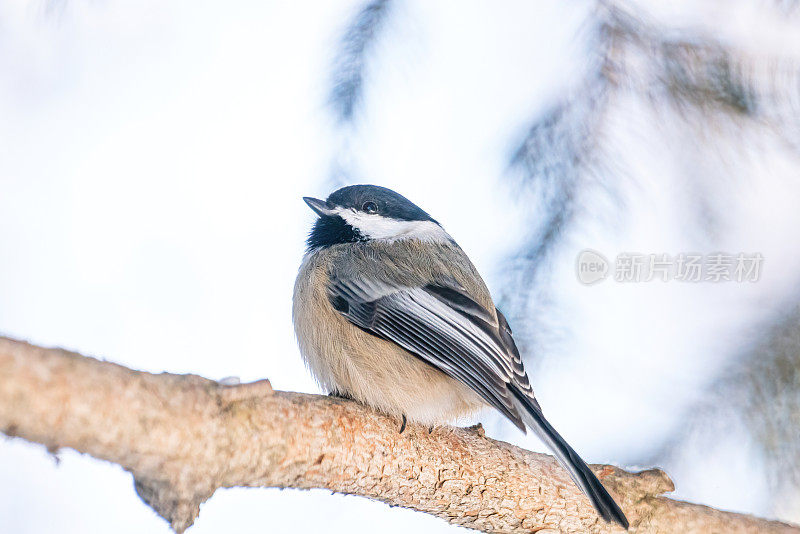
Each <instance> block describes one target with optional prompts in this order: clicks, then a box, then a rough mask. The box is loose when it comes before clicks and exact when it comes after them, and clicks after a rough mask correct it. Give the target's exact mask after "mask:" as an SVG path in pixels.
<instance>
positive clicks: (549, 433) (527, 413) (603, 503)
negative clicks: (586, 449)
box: [515, 392, 628, 529]
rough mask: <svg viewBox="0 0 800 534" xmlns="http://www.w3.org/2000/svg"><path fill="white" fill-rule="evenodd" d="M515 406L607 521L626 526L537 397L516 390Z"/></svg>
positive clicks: (603, 490)
mask: <svg viewBox="0 0 800 534" xmlns="http://www.w3.org/2000/svg"><path fill="white" fill-rule="evenodd" d="M515 397H516V401H517V404H518V406H517V408H518V410H519V412H520V414H521V415H522V419H523V420H524V421H525V423H526V424H527V425H528V427H530V428H531V429H532V430H533V431H534V432H536V435H537V436H539V438H540V439H541V440H542V441H543V442H544V443H545V445H547V446H548V447H549V448H550V450H551V451H553V454H554V455H555V457H556V458H557V459H558V461H559V463H560V464H561V465H562V466H563V467H564V469H566V470H567V472H568V473H569V475H570V476H571V477H572V480H574V481H575V484H577V485H578V487H579V488H580V489H581V491H583V493H585V494H586V496H587V497H589V500H591V501H592V505H594V507H595V509H596V510H597V513H598V514H600V517H602V518H603V519H605V520H606V521H614V522H615V523H618V524H620V525H622V526H623V527H624V528H625V529H627V528H628V519H627V518H626V517H625V514H623V513H622V510H621V509H620V507H619V505H618V504H617V503H616V501H614V499H613V498H612V497H611V495H609V494H608V491H606V488H604V487H603V484H602V483H600V481H599V480H598V479H597V477H596V476H595V475H594V473H592V471H591V469H589V466H588V465H586V462H584V461H583V460H582V459H581V457H580V456H578V453H577V452H575V450H574V449H573V448H572V447H570V446H569V444H568V443H567V442H566V441H564V438H562V437H561V435H560V434H559V433H558V432H556V429H555V428H553V427H552V426H551V425H550V423H549V422H548V421H547V419H545V418H544V415H542V411H541V409H540V408H539V407H538V406H537V405H536V401H534V400H533V399H529V398H528V397H527V396H526V395H524V394H523V393H517V392H515Z"/></svg>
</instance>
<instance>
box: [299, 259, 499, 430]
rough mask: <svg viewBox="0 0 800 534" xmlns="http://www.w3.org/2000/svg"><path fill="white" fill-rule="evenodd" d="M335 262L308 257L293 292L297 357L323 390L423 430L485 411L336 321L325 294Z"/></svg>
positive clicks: (448, 382) (400, 354)
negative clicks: (420, 425)
mask: <svg viewBox="0 0 800 534" xmlns="http://www.w3.org/2000/svg"><path fill="white" fill-rule="evenodd" d="M335 260H336V254H335V251H330V250H326V249H322V250H318V251H315V252H311V253H309V254H308V255H306V257H305V258H304V260H303V264H302V265H301V267H300V272H299V273H298V276H297V280H296V282H295V287H294V301H293V310H292V311H293V313H292V315H293V321H294V328H295V334H296V335H297V340H298V344H299V346H300V353H301V355H302V357H303V359H304V361H305V363H306V366H307V367H308V368H309V370H310V371H311V373H312V374H313V375H314V377H315V379H316V380H317V382H318V383H319V384H320V386H321V387H322V388H323V389H325V390H326V391H328V392H336V393H340V394H346V395H348V396H350V397H352V398H354V399H356V400H358V401H360V402H363V403H364V404H368V405H370V406H372V407H374V408H377V409H378V410H381V411H383V412H385V413H389V414H392V415H396V416H401V415H405V416H406V417H408V419H409V420H411V421H417V422H420V423H424V424H439V423H444V422H448V421H453V420H454V419H457V418H459V417H462V416H466V415H470V414H472V413H474V412H476V411H477V410H478V409H480V408H482V407H483V406H484V403H483V401H482V400H481V399H480V397H479V396H478V395H477V394H476V393H474V392H473V391H472V390H471V389H469V388H468V387H466V386H464V385H462V384H461V383H460V382H457V381H456V380H454V379H452V378H450V377H448V376H447V375H445V374H444V373H442V372H441V371H439V370H438V369H436V368H434V367H432V366H431V365H429V364H427V363H425V362H424V361H423V360H421V359H420V358H418V357H417V356H415V355H414V354H412V353H410V352H408V351H406V350H405V349H403V348H402V347H400V346H399V345H397V344H395V343H393V342H391V341H387V340H384V339H381V338H379V337H377V336H374V335H372V334H370V333H368V332H365V331H364V330H362V329H360V328H358V327H356V326H355V325H353V324H352V323H350V322H349V321H348V320H347V319H346V318H344V317H343V316H342V315H340V314H339V312H337V311H336V310H335V309H334V307H333V305H332V304H331V302H330V301H329V299H328V291H327V284H328V281H329V279H330V272H331V269H332V267H333V262H334V261H335Z"/></svg>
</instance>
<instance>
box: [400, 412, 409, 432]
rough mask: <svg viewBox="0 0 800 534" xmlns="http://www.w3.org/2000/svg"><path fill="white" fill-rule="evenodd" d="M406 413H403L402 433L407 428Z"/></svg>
mask: <svg viewBox="0 0 800 534" xmlns="http://www.w3.org/2000/svg"><path fill="white" fill-rule="evenodd" d="M406 422H407V421H406V414H403V424H401V425H400V434H402V433H403V431H404V430H405V429H406Z"/></svg>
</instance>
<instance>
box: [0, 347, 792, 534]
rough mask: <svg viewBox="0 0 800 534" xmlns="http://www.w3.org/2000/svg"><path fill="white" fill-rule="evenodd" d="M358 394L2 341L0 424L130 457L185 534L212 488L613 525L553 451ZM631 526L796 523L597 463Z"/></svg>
mask: <svg viewBox="0 0 800 534" xmlns="http://www.w3.org/2000/svg"><path fill="white" fill-rule="evenodd" d="M399 427H400V422H399V421H397V420H396V419H393V418H391V417H387V416H384V415H382V414H379V413H376V412H375V411H373V410H371V409H369V408H367V407H365V406H362V405H360V404H358V403H355V402H351V401H347V400H343V399H337V398H330V397H323V396H320V395H307V394H302V393H289V392H282V391H273V390H272V388H271V387H270V384H269V382H268V381H267V380H262V381H258V382H253V383H250V384H242V385H238V386H225V385H221V384H219V383H218V382H215V381H212V380H207V379H205V378H202V377H199V376H195V375H174V374H167V373H163V374H158V375H156V374H150V373H145V372H140V371H135V370H132V369H128V368H126V367H123V366H120V365H117V364H114V363H110V362H105V361H100V360H96V359H94V358H89V357H85V356H81V355H79V354H76V353H73V352H68V351H65V350H61V349H45V348H40V347H36V346H33V345H29V344H27V343H24V342H21V341H16V340H12V339H8V338H0V430H1V431H2V432H3V433H5V434H7V435H9V436H18V437H20V438H23V439H26V440H28V441H31V442H35V443H40V444H42V445H44V446H46V447H47V448H48V449H49V450H57V449H59V448H61V447H69V448H72V449H75V450H77V451H80V452H83V453H86V454H90V455H92V456H94V457H96V458H100V459H103V460H107V461H109V462H114V463H117V464H119V465H121V466H122V467H123V468H125V469H126V470H128V471H130V472H131V473H132V474H133V477H134V479H135V481H136V490H137V492H138V493H139V496H140V497H141V498H142V499H143V500H144V501H145V502H147V503H148V504H149V505H150V506H152V507H153V508H154V509H155V510H156V511H157V512H158V513H159V514H160V515H161V516H162V517H164V518H165V519H166V520H167V521H168V522H169V523H170V524H171V526H172V528H173V529H174V530H175V531H177V532H183V531H184V530H185V529H186V528H188V527H189V526H190V525H191V524H192V523H193V522H194V520H195V519H196V518H197V515H198V513H199V509H200V504H201V503H203V502H204V501H205V500H207V499H208V498H209V497H211V495H213V493H214V491H215V490H216V489H217V488H225V487H233V486H249V487H279V488H302V489H308V488H326V489H329V490H331V491H335V492H337V493H346V494H353V495H361V496H364V497H368V498H371V499H377V500H380V501H383V502H385V503H387V504H389V505H392V506H402V507H405V508H411V509H414V510H419V511H421V512H426V513H429V514H433V515H436V516H438V517H441V518H442V519H444V520H446V521H449V522H450V523H454V524H457V525H464V526H466V527H470V528H474V529H477V530H482V531H484V532H540V533H542V532H594V533H602V532H615V531H616V532H620V531H621V529H620V528H619V527H616V526H614V525H611V524H607V523H604V522H602V521H601V520H599V519H598V518H597V515H596V514H595V512H594V510H593V509H592V507H591V505H590V504H589V502H588V501H587V500H586V499H585V498H584V497H583V495H581V493H580V492H579V491H578V490H577V488H576V487H575V486H574V484H573V483H572V482H571V481H570V479H569V477H568V475H567V474H566V473H565V472H564V471H563V470H562V469H561V468H560V467H559V466H558V465H557V463H556V462H555V460H554V459H553V458H552V457H550V456H547V455H544V454H537V453H533V452H528V451H525V450H522V449H520V448H518V447H514V446H512V445H509V444H507V443H503V442H500V441H494V440H492V439H489V438H487V437H485V436H484V434H483V432H482V430H481V429H480V427H478V428H467V429H463V428H449V427H442V428H437V429H434V430H433V432H431V433H429V432H428V429H427V428H423V427H420V426H418V425H412V424H410V425H408V428H407V429H406V430H405V432H403V433H402V434H399V433H398V430H399ZM593 469H594V470H595V472H596V473H597V474H598V476H599V477H600V479H601V480H602V481H603V483H604V484H605V485H606V486H607V487H608V488H609V489H610V491H611V492H612V494H614V495H615V496H616V497H617V498H618V499H619V502H620V504H621V506H622V508H623V509H624V511H625V513H626V514H627V516H628V518H629V519H630V521H631V525H632V529H635V531H636V532H703V533H707V532H725V533H734V532H784V533H789V532H794V533H800V529H798V528H797V527H793V526H790V525H787V524H783V523H779V522H775V521H766V520H762V519H757V518H754V517H750V516H747V515H742V514H735V513H729V512H723V511H719V510H715V509H712V508H708V507H705V506H700V505H696V504H689V503H685V502H680V501H675V500H671V499H668V498H666V497H663V496H661V494H663V493H665V492H668V491H672V490H673V489H674V488H673V485H672V482H671V481H670V479H669V478H668V477H667V475H665V474H664V473H663V472H662V471H660V470H658V469H652V470H648V471H642V472H639V473H630V472H627V471H624V470H622V469H619V468H617V467H613V466H609V465H597V466H593Z"/></svg>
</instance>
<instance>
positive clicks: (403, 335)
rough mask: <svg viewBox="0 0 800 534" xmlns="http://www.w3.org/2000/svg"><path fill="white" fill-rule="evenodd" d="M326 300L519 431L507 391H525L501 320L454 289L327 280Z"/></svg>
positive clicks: (521, 372)
mask: <svg viewBox="0 0 800 534" xmlns="http://www.w3.org/2000/svg"><path fill="white" fill-rule="evenodd" d="M329 294H330V295H329V296H330V298H331V299H332V300H334V299H344V300H345V301H346V302H347V306H342V307H341V310H342V311H340V313H341V314H342V315H344V317H345V318H347V319H348V320H349V321H350V322H352V323H353V324H355V325H356V326H358V327H360V328H362V329H364V330H366V331H368V332H371V333H373V334H375V335H377V336H380V337H382V338H384V339H388V340H390V341H392V342H394V343H397V344H398V345H400V346H401V347H403V348H404V349H406V350H408V351H409V352H411V353H413V354H415V355H416V356H417V357H419V358H421V359H423V360H424V361H426V362H427V363H429V364H431V365H433V366H434V367H436V368H437V369H439V370H441V371H442V372H444V373H446V374H447V375H449V376H451V377H452V378H454V379H456V380H458V381H460V382H462V383H463V384H465V385H466V386H468V387H469V388H471V389H472V390H473V391H475V392H476V393H477V394H478V395H480V396H481V397H482V398H483V399H484V400H485V401H486V402H487V403H489V404H490V405H491V406H493V407H494V408H496V409H498V410H499V411H500V412H501V413H503V415H505V416H506V417H508V418H509V419H510V420H511V421H512V422H513V423H514V424H515V425H517V426H518V427H519V428H520V429H522V430H523V431H524V428H525V427H524V423H523V420H522V417H521V415H520V413H519V410H518V401H517V400H516V398H515V394H514V392H513V391H512V389H514V390H518V391H519V392H521V393H524V394H526V396H527V392H529V391H530V385H529V383H528V379H527V376H526V375H525V370H524V368H523V367H522V362H521V360H520V358H519V352H518V351H517V350H516V346H514V345H513V339H512V340H511V345H509V344H508V341H507V340H506V339H505V336H504V332H502V331H501V330H500V325H501V324H502V323H504V322H505V318H503V319H502V320H501V321H500V322H499V323H498V320H495V318H494V317H493V316H492V314H490V313H489V311H487V310H486V309H485V308H483V307H482V306H480V305H479V304H478V303H477V302H475V301H474V300H473V299H472V298H470V297H469V296H468V295H467V294H466V293H465V292H464V291H463V289H462V288H460V287H458V286H457V285H456V284H442V285H436V284H428V285H426V286H423V287H420V286H416V287H412V286H403V285H399V284H391V283H387V282H384V281H379V280H374V279H369V278H365V277H359V278H340V277H332V278H331V282H330V285H329ZM337 309H339V308H338V307H337ZM498 317H500V316H498ZM506 325H507V323H506ZM508 338H509V339H510V334H508ZM530 397H531V399H532V398H533V394H532V392H531V393H530ZM534 402H535V401H534Z"/></svg>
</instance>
